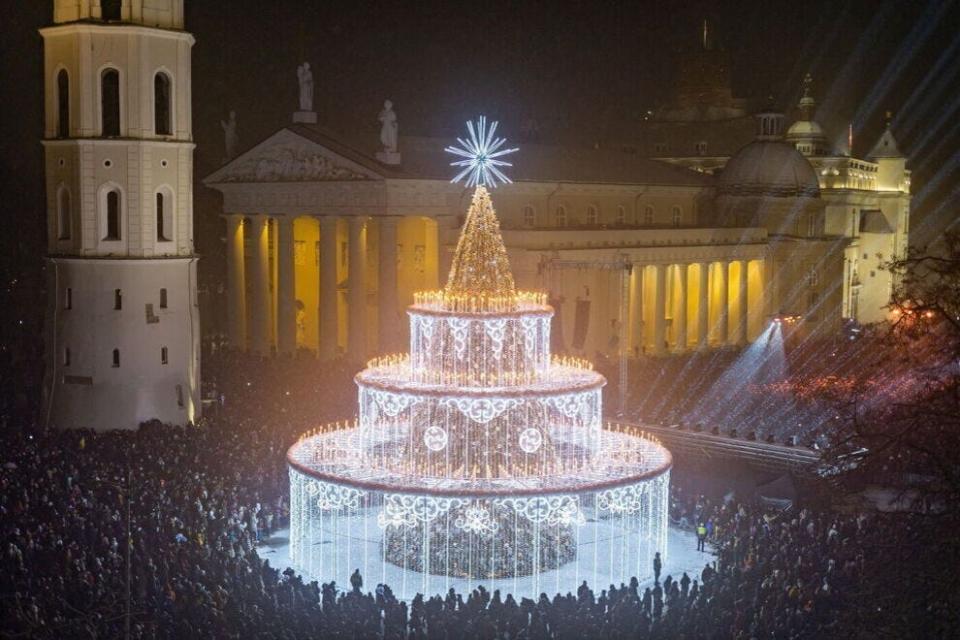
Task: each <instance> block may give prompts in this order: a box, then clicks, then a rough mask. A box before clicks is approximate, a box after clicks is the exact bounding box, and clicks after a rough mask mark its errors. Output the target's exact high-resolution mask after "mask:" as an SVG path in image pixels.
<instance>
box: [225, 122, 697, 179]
mask: <svg viewBox="0 0 960 640" xmlns="http://www.w3.org/2000/svg"><path fill="white" fill-rule="evenodd" d="M285 130H287V131H290V132H292V133H295V134H296V135H298V136H301V137H303V138H305V139H307V140H309V141H311V142H314V143H316V144H318V145H320V146H322V147H325V148H326V149H329V150H330V151H332V152H334V153H336V154H338V155H340V156H342V157H344V158H347V159H349V160H351V161H353V162H355V163H357V164H359V165H362V166H363V167H365V168H367V169H369V170H370V171H372V172H375V173H377V174H378V175H381V176H383V177H384V178H388V179H391V178H394V179H404V178H406V179H426V180H449V179H450V178H451V177H453V175H455V172H454V170H453V168H452V167H451V166H450V162H451V160H452V158H451V156H450V154H447V153H445V152H444V151H443V150H444V148H445V147H447V146H450V145H453V144H456V140H455V139H454V138H443V137H425V136H401V137H400V140H399V145H398V146H399V151H400V155H401V158H402V164H400V165H386V164H383V163H381V162H378V161H377V160H376V152H377V151H380V149H381V145H380V141H379V136H378V135H377V133H376V132H372V131H371V132H367V133H359V134H352V135H351V134H344V133H340V132H333V131H331V130H329V129H327V128H324V127H322V126H318V125H308V124H292V125H289V126H287V127H285ZM255 149H256V147H254V148H253V149H251V151H254V150H255ZM248 153H249V152H248ZM511 160H512V162H513V167H512V168H510V169H509V170H508V172H507V174H508V175H509V176H510V179H511V180H513V181H514V182H524V181H526V182H586V183H600V184H643V185H670V186H694V187H699V186H707V185H710V184H712V178H711V177H710V176H706V175H703V174H701V173H698V172H696V171H692V170H690V169H685V168H683V167H677V166H675V165H671V164H668V163H666V162H660V161H657V160H651V159H649V158H643V157H641V156H639V155H637V154H635V153H628V152H625V151H621V150H618V149H605V148H600V149H595V148H590V147H579V146H559V145H549V144H523V145H521V146H520V151H519V153H517V154H516V155H515V156H513V157H512V158H511ZM235 161H236V160H234V162H235Z"/></svg>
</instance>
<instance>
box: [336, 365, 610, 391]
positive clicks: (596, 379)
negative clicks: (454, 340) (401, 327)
mask: <svg viewBox="0 0 960 640" xmlns="http://www.w3.org/2000/svg"><path fill="white" fill-rule="evenodd" d="M354 381H355V382H356V383H357V386H358V387H366V388H372V389H379V390H381V391H387V392H390V393H396V394H406V395H411V396H420V397H431V396H432V397H441V398H449V397H458V398H459V397H470V398H518V397H521V398H543V397H552V396H563V395H567V394H570V393H577V392H585V391H593V390H596V389H600V388H602V387H603V386H604V385H606V384H607V379H606V378H604V377H603V375H601V374H600V373H599V372H597V371H593V370H592V369H580V368H578V367H563V366H559V365H552V366H551V367H550V368H549V369H548V370H547V372H546V373H545V374H544V376H543V377H542V378H541V379H539V380H537V381H536V382H532V383H528V384H522V385H516V386H511V387H460V386H453V385H439V384H428V383H425V382H417V381H415V380H411V379H410V378H409V377H407V376H406V375H404V374H400V373H397V372H395V371H385V372H379V371H376V370H373V369H365V370H363V371H361V372H360V373H358V374H357V375H356V376H354Z"/></svg>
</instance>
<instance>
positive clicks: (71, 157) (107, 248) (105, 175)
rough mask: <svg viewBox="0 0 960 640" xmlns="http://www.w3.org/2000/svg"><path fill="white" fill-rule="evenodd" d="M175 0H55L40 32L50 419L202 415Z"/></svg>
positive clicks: (179, 17) (114, 423) (178, 4)
mask: <svg viewBox="0 0 960 640" xmlns="http://www.w3.org/2000/svg"><path fill="white" fill-rule="evenodd" d="M183 26H184V25H183V0H122V1H121V0H115V1H114V0H55V2H54V11H53V24H52V25H51V26H48V27H45V28H43V29H41V30H40V34H41V36H42V37H43V42H44V78H45V80H44V90H45V91H44V92H45V101H44V104H45V120H44V122H45V125H44V140H43V146H44V152H45V165H46V191H47V234H48V264H47V272H48V280H49V282H48V307H47V318H46V332H45V340H46V359H47V362H46V374H45V375H46V384H45V394H46V398H45V400H46V403H47V406H46V410H47V411H46V415H47V422H48V423H49V424H50V425H53V426H56V427H59V428H81V427H89V428H95V429H111V428H122V429H133V428H136V427H137V426H138V425H139V424H140V423H141V422H143V421H145V420H150V419H159V420H162V421H164V422H169V423H175V424H183V423H186V422H187V421H190V420H194V419H195V418H197V417H198V415H199V411H200V397H199V389H200V362H199V345H200V340H199V310H198V308H197V300H196V292H197V285H196V282H197V280H196V260H197V258H196V256H195V254H194V248H193V194H192V191H193V148H194V144H193V141H192V123H191V109H190V90H191V85H190V82H191V80H190V55H191V47H192V46H193V43H194V40H193V36H191V35H190V34H189V33H187V32H186V31H184V30H183Z"/></svg>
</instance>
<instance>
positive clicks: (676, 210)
mask: <svg viewBox="0 0 960 640" xmlns="http://www.w3.org/2000/svg"><path fill="white" fill-rule="evenodd" d="M682 220H683V211H682V210H681V209H680V207H678V206H674V207H673V212H672V221H673V226H675V227H679V226H680V222H681V221H682Z"/></svg>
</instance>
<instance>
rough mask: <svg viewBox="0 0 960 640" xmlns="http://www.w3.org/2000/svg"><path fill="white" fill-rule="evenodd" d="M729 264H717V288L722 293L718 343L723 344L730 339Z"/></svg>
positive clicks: (718, 300) (719, 302)
mask: <svg viewBox="0 0 960 640" xmlns="http://www.w3.org/2000/svg"><path fill="white" fill-rule="evenodd" d="M727 274H728V265H727V263H726V262H720V263H719V264H717V288H718V290H719V293H720V295H719V296H718V297H717V307H718V309H717V310H718V311H719V313H718V314H717V344H719V345H720V346H723V345H725V344H727V342H728V341H729V339H730V310H729V307H730V305H729V298H730V296H729V285H728V284H727Z"/></svg>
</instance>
